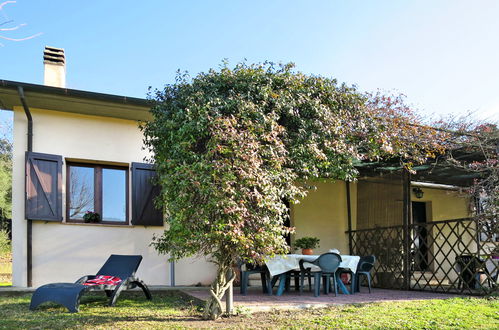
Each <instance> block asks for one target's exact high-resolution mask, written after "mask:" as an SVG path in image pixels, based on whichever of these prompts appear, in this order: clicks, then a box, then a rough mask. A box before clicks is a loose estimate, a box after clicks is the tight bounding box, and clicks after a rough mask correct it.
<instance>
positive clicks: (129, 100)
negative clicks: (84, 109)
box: [0, 80, 149, 107]
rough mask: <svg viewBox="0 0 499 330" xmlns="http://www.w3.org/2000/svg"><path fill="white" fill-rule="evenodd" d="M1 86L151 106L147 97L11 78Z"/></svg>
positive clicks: (3, 81) (2, 81) (0, 83)
mask: <svg viewBox="0 0 499 330" xmlns="http://www.w3.org/2000/svg"><path fill="white" fill-rule="evenodd" d="M0 87H4V88H8V89H15V90H17V88H18V87H22V88H23V89H24V91H25V92H37V93H45V94H52V95H60V96H68V97H78V98H83V99H90V100H99V101H104V102H111V103H119V104H127V105H135V106H141V107H147V106H149V101H148V100H147V99H143V98H138V97H128V96H121V95H114V94H104V93H96V92H89V91H83V90H78V89H70V88H60V87H52V86H45V85H38V84H30V83H24V82H18V81H11V80H0Z"/></svg>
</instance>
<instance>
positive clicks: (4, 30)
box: [0, 0, 42, 46]
mask: <svg viewBox="0 0 499 330" xmlns="http://www.w3.org/2000/svg"><path fill="white" fill-rule="evenodd" d="M14 3H16V1H13V0H9V1H4V2H0V12H2V11H3V8H4V7H5V6H6V5H8V4H14ZM4 17H7V16H5V15H4ZM13 23H14V21H13V20H10V19H7V18H6V19H5V20H4V21H0V39H4V40H8V41H24V40H29V39H33V38H36V37H38V36H39V35H41V34H42V33H35V34H32V35H29V36H27V37H21V38H13V37H8V36H7V34H8V33H12V31H16V30H19V29H20V28H22V27H23V26H26V24H25V23H23V24H17V25H14V24H13ZM2 26H3V27H2ZM0 46H3V44H2V43H0Z"/></svg>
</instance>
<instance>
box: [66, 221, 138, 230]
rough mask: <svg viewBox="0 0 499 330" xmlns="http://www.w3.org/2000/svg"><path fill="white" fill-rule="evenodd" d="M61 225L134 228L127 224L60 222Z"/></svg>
mask: <svg viewBox="0 0 499 330" xmlns="http://www.w3.org/2000/svg"><path fill="white" fill-rule="evenodd" d="M61 223H62V224H63V225H71V226H99V227H127V228H132V227H135V226H134V225H132V224H129V223H116V224H113V223H98V222H97V223H92V222H89V223H87V222H66V221H64V222H61Z"/></svg>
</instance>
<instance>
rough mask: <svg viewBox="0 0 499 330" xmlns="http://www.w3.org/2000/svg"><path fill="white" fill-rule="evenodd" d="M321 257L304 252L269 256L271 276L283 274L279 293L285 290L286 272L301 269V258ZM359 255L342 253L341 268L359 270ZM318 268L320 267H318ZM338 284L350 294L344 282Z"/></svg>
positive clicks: (268, 265) (313, 258)
mask: <svg viewBox="0 0 499 330" xmlns="http://www.w3.org/2000/svg"><path fill="white" fill-rule="evenodd" d="M317 258H319V255H304V254H287V255H284V256H279V255H278V256H275V257H272V258H267V259H266V260H265V264H266V265H267V268H268V269H269V272H270V276H271V277H273V276H277V275H282V276H280V277H279V278H280V279H279V288H278V290H277V295H278V296H280V295H282V293H283V292H284V280H285V276H284V274H285V273H286V272H288V271H290V270H300V260H305V261H311V262H313V261H315V260H316V259H317ZM359 261H360V257H359V256H350V255H341V263H340V266H339V268H345V269H350V270H351V271H352V272H353V273H355V272H356V271H357V265H358V264H359ZM317 270H319V268H318V267H317ZM281 283H282V284H281ZM338 285H339V287H340V289H341V291H342V292H343V293H345V294H350V293H349V292H348V289H347V288H346V286H345V285H344V284H343V282H341V281H338Z"/></svg>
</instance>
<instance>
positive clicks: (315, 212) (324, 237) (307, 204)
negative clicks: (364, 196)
mask: <svg viewBox="0 0 499 330" xmlns="http://www.w3.org/2000/svg"><path fill="white" fill-rule="evenodd" d="M309 185H311V186H315V187H316V188H317V189H315V190H310V191H309V192H308V195H307V197H305V198H304V199H303V200H301V201H300V203H299V204H295V205H292V206H291V224H292V225H293V226H295V227H296V232H295V234H294V238H295V239H296V238H300V237H304V236H315V237H318V238H319V239H320V240H321V241H320V247H319V248H318V249H315V250H314V253H315V254H319V253H324V252H327V251H328V250H329V249H333V248H335V249H338V250H340V252H341V253H342V254H348V253H349V251H348V236H347V235H346V234H345V231H346V230H347V229H348V218H347V200H346V187H345V182H343V181H335V182H333V181H325V182H318V181H317V182H309ZM351 186H353V189H352V192H351V196H352V199H355V200H356V197H355V196H356V194H355V192H356V186H355V185H351ZM354 203H355V202H354ZM354 205H355V204H354Z"/></svg>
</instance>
